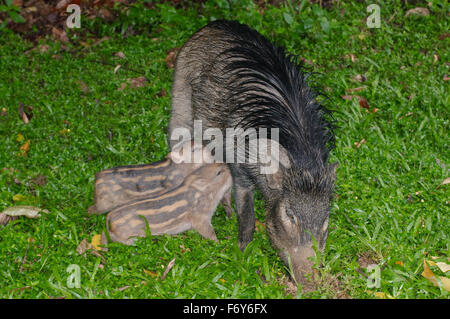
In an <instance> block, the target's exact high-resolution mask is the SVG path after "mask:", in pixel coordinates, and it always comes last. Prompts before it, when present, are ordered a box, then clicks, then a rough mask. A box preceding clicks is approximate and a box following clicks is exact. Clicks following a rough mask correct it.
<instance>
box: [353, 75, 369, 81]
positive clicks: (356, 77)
mask: <svg viewBox="0 0 450 319" xmlns="http://www.w3.org/2000/svg"><path fill="white" fill-rule="evenodd" d="M353 80H354V81H357V82H366V80H367V78H366V77H365V76H364V75H362V74H356V75H355V76H354V77H353Z"/></svg>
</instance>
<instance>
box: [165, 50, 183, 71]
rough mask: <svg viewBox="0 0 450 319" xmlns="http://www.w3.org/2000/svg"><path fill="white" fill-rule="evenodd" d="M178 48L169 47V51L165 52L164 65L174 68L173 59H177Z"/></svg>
mask: <svg viewBox="0 0 450 319" xmlns="http://www.w3.org/2000/svg"><path fill="white" fill-rule="evenodd" d="M179 50H180V49H179V48H173V49H170V50H169V52H167V56H166V59H165V62H166V66H167V67H168V68H169V69H173V68H174V66H175V61H176V59H177V54H178V51H179Z"/></svg>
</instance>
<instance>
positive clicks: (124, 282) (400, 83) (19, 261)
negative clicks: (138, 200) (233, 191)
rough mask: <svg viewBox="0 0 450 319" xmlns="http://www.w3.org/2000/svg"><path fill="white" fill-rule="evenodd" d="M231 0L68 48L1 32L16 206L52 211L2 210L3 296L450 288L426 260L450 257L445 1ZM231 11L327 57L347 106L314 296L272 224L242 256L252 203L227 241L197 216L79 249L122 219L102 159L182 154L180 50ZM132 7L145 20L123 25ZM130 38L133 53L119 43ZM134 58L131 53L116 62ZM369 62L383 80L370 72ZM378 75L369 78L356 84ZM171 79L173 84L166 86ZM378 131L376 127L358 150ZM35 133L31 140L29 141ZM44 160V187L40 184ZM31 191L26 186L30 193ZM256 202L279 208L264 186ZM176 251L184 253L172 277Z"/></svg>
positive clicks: (335, 93) (89, 28)
mask: <svg viewBox="0 0 450 319" xmlns="http://www.w3.org/2000/svg"><path fill="white" fill-rule="evenodd" d="M230 3H232V4H233V3H234V5H233V6H232V7H231V8H230V7H229V2H227V1H209V2H208V3H206V4H205V5H204V6H203V7H198V8H191V9H189V10H181V9H174V8H172V7H170V6H168V5H158V7H157V9H156V10H154V11H149V10H144V9H142V8H139V10H135V11H133V16H132V18H129V19H126V18H124V17H122V18H121V19H119V20H118V21H117V22H115V24H112V25H104V24H102V23H101V22H99V21H88V20H82V28H83V27H84V28H85V29H82V30H81V31H79V32H75V33H73V34H72V35H71V37H72V41H73V44H70V45H68V50H63V47H62V46H61V44H58V43H55V42H52V40H50V39H46V40H41V44H47V45H49V50H48V51H47V52H40V51H39V50H30V49H32V48H33V45H32V44H31V43H27V42H24V41H23V40H21V39H20V38H19V37H18V36H16V35H13V34H11V33H10V32H8V31H6V30H3V31H0V32H2V33H0V109H1V108H5V109H6V116H0V137H1V143H0V210H1V209H3V208H6V207H9V206H13V205H17V204H33V205H36V206H39V207H45V208H47V209H48V210H50V212H51V214H48V215H43V216H42V217H41V218H39V219H19V220H17V221H15V222H13V223H10V224H9V225H7V226H5V227H2V226H0V256H1V257H0V298H51V297H66V298H107V297H110V298H183V297H184V298H230V297H232V298H233V297H234V298H292V297H301V298H337V297H342V296H349V297H352V298H372V297H373V296H372V295H371V294H370V292H368V291H369V290H371V291H373V292H375V291H377V292H384V293H387V294H390V295H392V296H393V297H395V298H448V297H449V294H448V292H446V291H445V290H444V289H443V288H441V287H434V286H433V285H432V284H431V283H430V282H429V281H428V280H427V279H425V278H424V277H422V276H421V273H422V271H423V266H422V265H423V260H424V259H430V258H431V257H430V256H438V257H441V258H443V259H442V260H445V259H446V258H447V257H449V234H450V220H449V208H448V206H449V202H448V198H449V196H448V195H449V191H448V185H443V186H441V187H438V185H439V184H440V183H441V182H442V181H443V180H444V179H445V178H446V177H448V164H449V159H450V156H449V155H450V154H449V145H448V141H449V140H448V132H449V105H450V104H449V101H448V82H445V81H444V80H443V78H444V75H445V74H448V73H449V71H448V60H449V54H448V49H445V48H448V47H449V39H448V38H445V39H440V38H439V36H440V35H441V34H443V33H445V32H447V30H448V19H447V15H448V7H443V6H444V4H445V2H444V1H442V2H439V1H433V5H432V6H431V8H430V11H431V14H430V15H429V16H425V17H422V16H409V17H405V12H406V11H407V10H408V9H410V8H413V7H414V6H412V5H408V6H403V5H402V4H401V2H400V1H395V2H392V4H381V5H380V7H381V28H379V29H368V28H367V26H366V24H365V22H364V18H365V17H366V16H367V15H368V14H367V13H366V5H367V4H370V3H371V1H368V2H367V4H364V3H357V2H353V1H349V2H348V3H347V2H345V3H344V2H343V1H339V5H335V6H334V7H332V8H331V9H329V10H324V9H321V8H320V7H318V6H316V5H310V4H309V3H308V2H305V3H304V6H303V7H302V10H301V12H298V11H299V10H298V9H296V8H295V7H289V6H286V7H283V6H282V7H281V8H275V7H271V6H268V7H267V8H266V9H265V13H264V15H261V13H260V12H259V11H258V8H257V7H256V6H255V5H254V4H253V3H252V2H249V1H243V2H242V1H240V2H236V1H231V2H230ZM238 3H239V4H238ZM421 6H426V4H424V5H421ZM214 18H237V19H239V20H240V21H241V22H243V23H247V24H249V25H251V26H253V27H254V28H256V29H257V30H258V31H260V32H261V33H263V34H264V35H266V36H267V37H268V38H269V39H271V40H273V41H274V42H277V43H279V44H281V45H283V46H285V47H286V48H287V49H288V51H290V52H291V53H294V54H297V55H299V56H301V57H304V58H305V59H307V60H310V61H312V62H313V67H312V69H313V70H314V71H317V72H318V75H317V77H316V82H317V83H318V84H320V86H321V87H322V88H323V89H324V90H325V92H326V93H327V95H328V96H329V101H328V103H329V104H330V105H331V106H332V108H333V109H335V110H336V113H335V118H336V121H337V123H338V125H339V129H338V130H337V132H336V135H337V144H336V149H335V151H334V152H333V154H332V161H339V162H340V166H339V169H338V178H337V183H336V198H335V200H334V202H333V204H332V208H331V220H330V232H329V239H328V242H327V246H326V250H325V252H324V254H323V255H322V256H321V257H320V260H318V261H317V262H319V261H320V262H321V263H322V264H323V267H322V268H320V273H321V274H322V277H323V278H324V279H323V282H322V284H321V285H320V286H319V288H318V290H317V291H314V292H312V293H310V294H306V295H302V294H299V295H298V296H292V295H287V294H286V291H285V286H284V285H283V281H284V278H285V277H286V274H287V272H286V269H285V267H284V265H283V264H282V262H281V261H280V260H279V258H278V257H277V255H276V252H275V251H274V249H273V248H272V247H271V245H270V243H269V240H268V238H267V235H266V233H265V232H264V231H257V232H256V233H255V239H254V241H253V242H252V243H251V245H250V246H249V247H248V249H247V250H246V252H245V253H244V254H242V253H241V252H240V251H239V249H238V248H237V244H236V242H237V220H236V217H233V219H227V218H226V217H225V212H224V210H223V208H222V207H220V208H219V209H218V211H217V213H216V214H215V216H214V217H213V226H214V228H215V230H216V233H217V236H218V239H219V241H220V243H219V244H216V243H214V242H212V241H208V240H204V239H202V237H201V236H200V235H199V234H197V233H196V232H194V231H189V232H186V233H183V234H180V235H178V236H158V237H156V236H155V237H153V238H145V239H142V240H139V241H138V243H137V245H136V246H132V247H129V246H124V245H121V244H113V245H112V247H110V249H109V251H108V252H106V253H103V255H104V258H105V260H104V261H102V260H101V259H100V258H99V257H96V256H94V255H92V254H87V255H86V257H83V256H82V255H79V254H78V253H77V251H76V248H77V246H78V244H79V243H80V241H81V240H83V239H85V238H86V239H88V240H90V239H91V238H92V236H93V235H95V234H100V233H101V231H102V230H103V228H104V218H105V216H104V215H103V216H89V215H87V214H86V209H87V207H88V206H89V205H91V204H92V202H93V187H94V176H95V173H96V172H98V171H100V170H102V169H105V168H110V167H114V166H118V165H129V164H137V163H148V162H152V161H156V160H159V159H162V158H164V157H165V155H166V154H167V152H168V146H167V142H166V139H167V124H168V120H169V113H170V112H169V111H170V93H169V92H170V87H171V83H172V70H170V69H168V68H167V67H166V65H165V61H164V60H165V57H166V55H167V51H168V50H170V49H172V48H174V47H180V46H181V45H182V44H183V43H184V42H185V41H186V40H187V39H188V38H189V36H190V35H191V34H193V33H194V32H195V31H196V30H197V29H199V28H200V27H202V26H203V25H205V24H206V23H207V22H208V21H210V20H212V19H214ZM83 23H85V24H86V25H85V26H84V25H83ZM125 23H127V26H129V25H132V26H134V28H136V29H137V30H141V31H142V33H141V34H138V35H133V36H128V37H122V35H121V33H120V31H121V30H122V31H124V30H126V29H127V28H126V27H124V26H123V24H125ZM150 26H151V27H150ZM117 31H119V32H117ZM91 32H95V33H96V34H97V37H98V36H108V37H109V38H108V39H107V40H105V41H103V42H101V43H100V44H98V45H95V46H90V47H88V48H86V47H84V46H82V45H81V44H80V41H84V42H87V43H93V42H95V40H96V39H97V37H94V35H93V34H92V33H91ZM119 51H122V52H123V53H124V54H125V56H126V57H125V59H119V58H117V57H115V56H114V53H116V52H119ZM348 54H354V55H355V56H356V57H357V60H355V61H354V62H352V61H351V59H349V58H348V56H347V57H346V55H348ZM435 54H436V55H438V56H439V59H438V60H437V61H434V55H435ZM54 55H55V56H54ZM55 57H60V59H57V58H55ZM99 61H103V62H106V63H107V64H105V63H98V62H99ZM446 62H447V64H446ZM109 64H110V65H109ZM117 64H121V65H122V66H123V67H122V68H120V69H119V70H118V72H117V73H116V74H115V73H114V66H115V65H117ZM131 69H133V70H139V71H140V72H142V74H138V73H136V72H133V71H132V70H131ZM357 74H364V75H365V76H366V77H367V81H366V82H365V83H358V82H355V81H353V80H352V78H353V77H354V76H355V75H357ZM140 75H145V76H146V77H147V78H148V82H147V83H146V85H145V86H144V87H142V88H136V89H133V88H127V89H125V90H123V91H118V90H117V89H118V88H119V87H120V85H121V83H123V82H126V79H127V78H135V77H138V76H140ZM79 81H82V82H83V83H85V84H86V85H87V87H88V88H89V91H88V92H83V90H82V87H81V85H80V82H79ZM360 86H366V89H364V90H363V91H360V92H356V93H346V89H349V88H355V87H360ZM161 89H165V90H166V92H168V94H167V96H158V92H160V91H161ZM345 94H358V95H360V96H363V97H365V98H366V99H367V101H368V103H369V105H370V109H369V111H366V109H364V108H361V107H360V105H359V104H358V102H357V100H356V99H354V100H353V101H348V100H343V99H342V98H341V95H345ZM19 103H23V104H24V105H25V106H29V105H32V106H33V118H32V119H31V121H30V123H28V124H24V122H23V121H22V120H21V119H20V118H19V116H18V111H17V110H18V106H19ZM373 108H377V109H378V111H377V112H372V110H373ZM0 111H1V110H0ZM69 130H70V131H69ZM18 134H22V135H23V137H24V140H23V141H17V137H18ZM111 135H112V139H110V137H111ZM362 139H365V140H366V143H363V144H361V147H360V148H356V147H355V145H354V143H355V142H359V141H361V140H362ZM27 140H30V148H29V151H28V154H27V156H18V154H20V152H21V151H20V147H21V146H22V145H23V144H24V143H25V141H27ZM2 168H13V169H14V171H12V170H10V169H2ZM41 175H42V176H45V177H46V183H45V184H44V185H38V184H36V183H35V182H34V181H35V179H36V178H37V177H38V176H41ZM17 194H20V195H23V196H25V198H24V199H23V200H22V201H18V202H14V201H13V196H14V195H17ZM256 214H257V218H258V220H260V221H261V222H263V221H264V203H263V201H261V200H260V199H258V201H257V202H256ZM180 246H182V247H180ZM183 247H184V248H183ZM173 258H176V261H175V266H174V267H173V269H172V270H171V271H170V272H169V274H168V275H167V278H166V279H165V280H161V279H160V277H161V275H162V273H163V272H164V269H165V267H166V265H167V264H168V263H169V261H170V260H172V259H173ZM362 259H366V260H369V261H370V262H369V263H375V264H378V265H379V266H380V268H381V285H380V287H379V288H368V286H367V279H366V277H365V276H363V275H361V270H359V271H357V270H358V268H360V264H358V262H359V263H362V261H361V260H362ZM400 262H401V263H400ZM71 264H76V265H79V267H80V269H81V288H69V287H68V285H67V278H68V276H69V275H70V274H69V273H68V272H66V269H67V267H68V266H69V265H71ZM432 269H433V271H434V272H435V273H436V274H437V275H441V276H445V274H442V273H439V270H438V269H437V268H434V267H433V268H432ZM362 272H364V270H363V271H362ZM152 274H156V276H154V275H152ZM262 276H264V279H263V278H262ZM447 276H448V275H447ZM127 286H129V287H128V288H126V289H125V288H124V287H127Z"/></svg>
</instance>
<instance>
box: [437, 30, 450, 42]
mask: <svg viewBox="0 0 450 319" xmlns="http://www.w3.org/2000/svg"><path fill="white" fill-rule="evenodd" d="M448 37H450V33H447V32H446V33H442V34H440V35H439V36H438V39H439V40H444V39H447V38H448Z"/></svg>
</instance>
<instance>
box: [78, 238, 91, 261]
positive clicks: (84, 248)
mask: <svg viewBox="0 0 450 319" xmlns="http://www.w3.org/2000/svg"><path fill="white" fill-rule="evenodd" d="M89 249H94V247H93V246H92V245H91V243H89V242H88V240H87V239H86V238H85V239H83V240H82V241H81V242H80V244H79V245H78V247H77V253H79V254H80V255H83V254H84V257H86V254H85V253H86V251H87V250H89Z"/></svg>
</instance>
